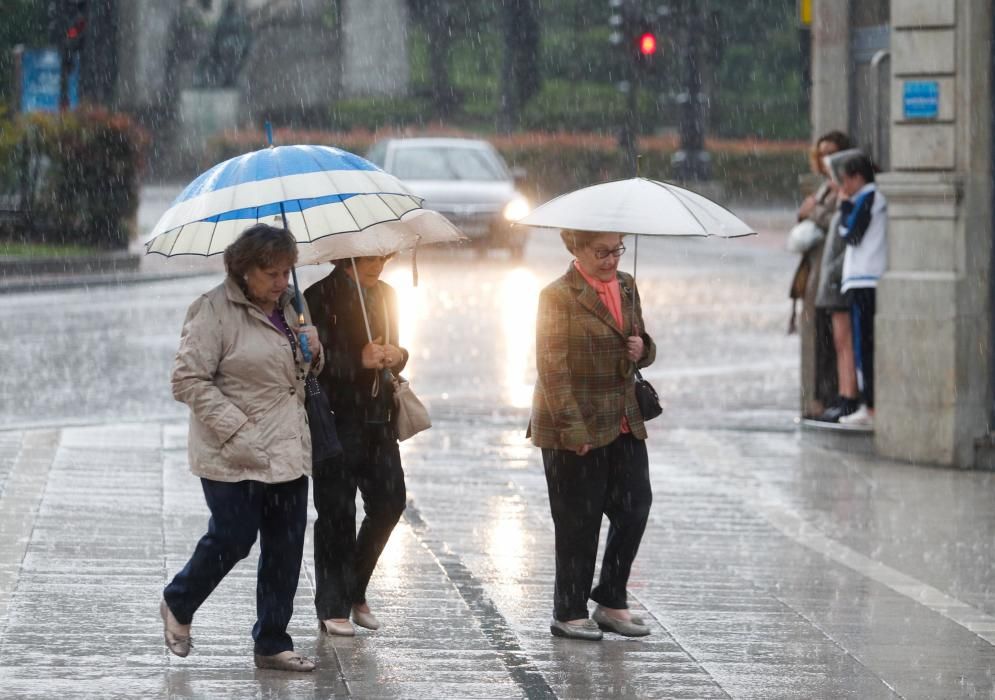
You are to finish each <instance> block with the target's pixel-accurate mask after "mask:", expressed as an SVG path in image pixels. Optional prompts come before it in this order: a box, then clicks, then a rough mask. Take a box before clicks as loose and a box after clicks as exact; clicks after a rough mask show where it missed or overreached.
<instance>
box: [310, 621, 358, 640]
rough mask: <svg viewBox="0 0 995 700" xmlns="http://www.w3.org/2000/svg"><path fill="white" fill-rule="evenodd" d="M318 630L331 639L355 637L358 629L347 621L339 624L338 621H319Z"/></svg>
mask: <svg viewBox="0 0 995 700" xmlns="http://www.w3.org/2000/svg"><path fill="white" fill-rule="evenodd" d="M318 629H319V630H320V631H321V632H322V633H323V634H327V635H328V636H329V637H355V636H356V628H355V627H353V626H352V623H351V622H349V621H348V620H346V621H345V622H338V621H336V620H318Z"/></svg>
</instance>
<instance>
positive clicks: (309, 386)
mask: <svg viewBox="0 0 995 700" xmlns="http://www.w3.org/2000/svg"><path fill="white" fill-rule="evenodd" d="M304 392H305V393H304V408H305V410H306V411H307V422H308V427H309V428H310V429H311V464H312V465H317V464H318V463H319V462H324V461H326V460H329V459H333V458H335V457H338V456H339V455H341V454H342V443H341V442H339V433H338V431H337V430H336V429H335V414H334V413H332V407H331V406H330V405H329V403H328V397H327V396H325V392H324V391H322V390H321V384H320V383H318V378H317V377H315V376H314V373H313V372H308V373H307V378H306V379H305V380H304Z"/></svg>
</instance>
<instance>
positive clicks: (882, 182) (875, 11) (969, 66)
mask: <svg viewBox="0 0 995 700" xmlns="http://www.w3.org/2000/svg"><path fill="white" fill-rule="evenodd" d="M812 1H813V19H812V45H813V48H812V51H813V53H812V61H813V63H812V79H813V80H812V82H813V88H812V124H813V135H817V134H821V133H824V132H825V131H828V130H829V129H843V130H847V131H850V132H851V134H853V135H854V136H855V137H856V140H857V142H858V143H859V144H860V145H861V146H862V147H864V148H865V149H867V150H869V151H871V152H872V153H874V155H875V156H876V157H877V158H878V160H879V161H880V162H882V163H883V164H884V166H885V168H884V170H885V172H883V173H881V175H880V176H879V178H878V182H879V186H880V188H881V190H882V192H883V193H884V194H885V196H886V197H887V199H888V203H889V230H888V270H887V272H886V274H885V275H884V277H883V278H882V280H881V281H880V283H879V287H878V301H877V315H876V319H875V338H876V350H875V352H876V357H875V376H876V381H875V385H876V387H875V392H876V395H877V397H876V404H877V415H876V418H875V432H874V446H875V449H876V451H877V452H878V453H879V454H881V455H883V456H888V457H894V458H898V459H902V460H907V461H911V462H917V463H929V464H939V465H947V466H954V467H991V466H992V450H991V444H992V443H991V432H992V415H993V405H992V399H993V396H992V393H993V392H992V385H993V376H992V365H993V344H992V333H993V328H992V312H993V285H992V260H993V245H992V238H993V211H992V196H993V191H992V165H993V148H992V125H993V111H992V65H993V54H992V49H993V42H992V39H993V26H995V25H993V16H992V1H991V0H940V1H937V0H890V2H889V1H888V0H859V1H858V0H812ZM868 57H870V60H869V61H868Z"/></svg>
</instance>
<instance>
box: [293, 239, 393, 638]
mask: <svg viewBox="0 0 995 700" xmlns="http://www.w3.org/2000/svg"><path fill="white" fill-rule="evenodd" d="M388 259H389V256H385V257H365V258H355V266H353V261H352V260H341V261H336V264H335V268H334V269H333V270H332V273H331V274H330V275H328V277H326V278H325V279H323V280H321V281H320V282H317V283H316V284H314V285H312V286H311V287H310V288H308V290H307V291H306V292H305V297H306V299H307V303H308V308H310V309H311V313H312V318H313V319H314V325H315V326H316V327H317V328H318V337H319V338H320V340H321V344H322V346H323V347H324V348H325V366H324V368H323V369H322V371H321V374H320V375H319V376H318V380H319V381H320V382H321V385H322V388H323V389H324V391H325V393H326V394H327V395H328V399H329V402H330V404H331V407H332V411H334V412H335V425H336V428H337V430H338V435H339V440H340V441H341V442H342V448H343V454H342V456H341V457H337V458H335V459H332V460H329V461H327V462H324V463H320V464H316V465H314V470H313V471H314V473H313V479H314V504H315V508H316V509H317V510H318V519H317V521H316V522H315V528H314V561H315V571H316V578H317V581H316V586H317V590H316V593H315V601H314V602H315V608H316V611H317V614H318V619H319V620H320V628H321V630H322V631H324V632H325V633H326V634H335V635H343V636H351V635H354V634H355V628H354V627H353V626H352V624H351V623H350V621H349V618H350V616H351V617H352V621H353V622H355V623H356V624H357V625H359V626H361V627H365V628H367V629H371V630H375V629H378V628H379V626H380V623H379V621H378V620H377V618H376V617H375V616H374V615H373V613H372V612H371V611H370V608H369V605H367V602H366V587H367V585H368V584H369V581H370V577H371V576H372V575H373V570H374V568H375V567H376V564H377V560H378V559H379V558H380V554H381V552H383V549H384V547H385V546H386V544H387V540H388V539H389V538H390V533H391V532H392V531H393V529H394V526H395V525H396V524H397V521H398V520H399V519H400V517H401V513H402V512H403V511H404V505H405V500H406V491H405V486H404V471H403V469H402V467H401V457H400V452H399V450H398V446H397V436H396V433H395V431H394V428H393V411H394V397H393V389H394V387H393V384H392V382H391V375H392V373H395V374H396V373H400V372H401V370H402V369H404V366H405V364H406V363H407V361H408V351H407V350H405V349H404V348H402V347H400V346H399V345H398V344H397V325H398V324H397V296H396V294H395V292H394V289H393V288H392V287H391V286H390V285H388V284H387V283H385V282H382V281H380V274H381V272H383V267H384V264H385V263H386V261H387V260H388ZM357 279H358V281H359V284H357ZM360 293H362V294H363V295H364V299H365V304H366V313H367V315H368V318H369V324H370V328H369V333H370V335H367V327H366V322H365V320H364V318H363V309H362V306H361V305H360V298H359V294H360ZM370 337H372V341H371V340H370ZM357 488H358V489H359V491H360V493H361V494H362V495H363V510H364V517H363V522H362V525H361V526H360V528H359V532H358V534H357V532H356V489H357Z"/></svg>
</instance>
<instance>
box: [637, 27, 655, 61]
mask: <svg viewBox="0 0 995 700" xmlns="http://www.w3.org/2000/svg"><path fill="white" fill-rule="evenodd" d="M639 53H641V54H642V55H643V56H652V55H653V54H655V53H656V35H655V34H654V33H653V32H643V33H642V34H641V35H640V37H639Z"/></svg>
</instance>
